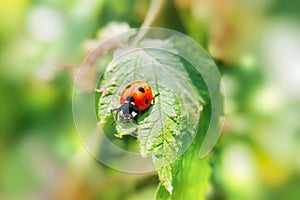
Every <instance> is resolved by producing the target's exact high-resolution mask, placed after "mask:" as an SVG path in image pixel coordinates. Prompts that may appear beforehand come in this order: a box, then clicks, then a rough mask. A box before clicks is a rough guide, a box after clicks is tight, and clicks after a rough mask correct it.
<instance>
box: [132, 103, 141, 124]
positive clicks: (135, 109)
mask: <svg viewBox="0 0 300 200" xmlns="http://www.w3.org/2000/svg"><path fill="white" fill-rule="evenodd" d="M131 109H132V110H131V112H132V111H133V112H135V113H136V115H135V116H134V117H133V119H134V120H135V122H137V117H138V116H139V115H140V114H141V111H140V109H138V107H136V106H134V105H133V106H131Z"/></svg>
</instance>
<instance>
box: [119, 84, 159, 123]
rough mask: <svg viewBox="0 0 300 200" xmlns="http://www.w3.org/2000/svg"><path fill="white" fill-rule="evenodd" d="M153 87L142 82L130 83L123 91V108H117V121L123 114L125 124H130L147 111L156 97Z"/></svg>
mask: <svg viewBox="0 0 300 200" xmlns="http://www.w3.org/2000/svg"><path fill="white" fill-rule="evenodd" d="M156 96H157V95H153V93H152V90H151V87H150V86H149V85H148V84H147V83H146V82H145V81H141V80H135V81H132V82H130V83H129V84H128V85H127V86H126V87H125V88H124V89H123V91H122V94H121V97H120V104H121V106H120V107H119V108H117V109H116V110H117V113H116V121H117V119H118V114H119V112H121V116H122V117H123V119H124V121H125V122H130V121H131V119H132V118H135V119H136V117H137V116H138V115H139V114H140V113H141V111H144V110H146V109H147V108H148V107H149V106H150V105H151V102H152V100H153V99H154V97H156Z"/></svg>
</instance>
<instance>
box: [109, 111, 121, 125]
mask: <svg viewBox="0 0 300 200" xmlns="http://www.w3.org/2000/svg"><path fill="white" fill-rule="evenodd" d="M113 111H117V112H116V115H115V120H114V121H113V123H112V124H113V125H114V124H116V122H117V121H118V116H119V112H120V108H115V109H112V110H111V112H113Z"/></svg>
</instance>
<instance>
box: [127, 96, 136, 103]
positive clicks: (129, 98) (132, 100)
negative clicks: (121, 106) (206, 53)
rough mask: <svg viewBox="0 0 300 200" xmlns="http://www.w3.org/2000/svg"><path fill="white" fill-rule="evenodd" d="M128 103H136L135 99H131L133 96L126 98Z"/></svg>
mask: <svg viewBox="0 0 300 200" xmlns="http://www.w3.org/2000/svg"><path fill="white" fill-rule="evenodd" d="M126 101H129V102H134V101H135V98H133V97H131V96H127V97H126Z"/></svg>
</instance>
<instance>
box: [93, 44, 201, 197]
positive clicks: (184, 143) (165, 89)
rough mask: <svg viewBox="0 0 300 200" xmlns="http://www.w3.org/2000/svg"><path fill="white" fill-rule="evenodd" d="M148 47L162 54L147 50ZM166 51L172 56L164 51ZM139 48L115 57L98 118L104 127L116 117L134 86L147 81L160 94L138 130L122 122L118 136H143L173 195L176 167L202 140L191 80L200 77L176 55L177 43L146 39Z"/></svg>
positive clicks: (141, 118)
mask: <svg viewBox="0 0 300 200" xmlns="http://www.w3.org/2000/svg"><path fill="white" fill-rule="evenodd" d="M148 43H151V44H152V46H153V44H155V45H154V46H157V48H143V46H148V45H147V44H148ZM160 46H164V48H166V47H168V49H170V51H166V50H161V49H159V47H160ZM139 47H140V48H139V49H134V50H132V49H130V47H127V48H123V49H120V50H118V51H116V52H115V55H114V58H115V59H113V61H112V62H111V64H110V65H109V66H108V67H107V69H106V72H105V73H104V76H103V78H102V80H101V84H100V85H101V89H100V91H101V92H102V94H101V96H100V99H99V103H98V118H99V121H100V123H101V124H103V123H106V122H107V121H108V119H109V118H111V117H112V113H111V110H112V109H115V108H118V107H119V106H120V105H119V97H120V94H121V92H122V89H123V88H124V87H125V86H126V85H127V84H128V83H129V82H131V81H133V80H144V81H146V82H147V83H148V84H149V85H150V86H151V88H152V90H153V92H154V93H156V94H158V93H159V94H160V95H158V97H157V98H156V99H155V103H153V105H151V106H150V108H149V109H147V110H146V112H145V113H143V114H142V115H141V116H139V117H138V121H137V123H136V124H134V123H132V124H128V123H123V121H122V119H121V118H120V119H119V120H118V121H117V122H116V123H117V128H116V130H117V133H118V134H117V135H118V137H122V136H123V135H128V134H131V135H137V138H138V142H139V147H140V152H141V154H142V156H150V155H151V156H152V157H153V161H154V163H155V166H156V168H157V170H158V175H159V178H160V181H161V183H162V185H163V186H164V187H165V188H166V190H167V191H168V192H169V193H170V194H171V193H172V191H173V177H174V176H173V174H172V172H173V170H172V169H173V166H172V165H173V162H174V161H176V160H177V159H178V158H179V157H180V156H181V155H182V154H183V153H184V152H185V151H186V149H187V148H188V147H189V145H190V144H191V142H192V141H193V139H194V137H195V135H196V132H197V128H198V122H199V118H200V110H201V108H202V105H201V104H203V100H202V98H201V96H200V93H199V92H198V91H197V89H196V88H195V86H196V87H197V85H196V84H195V82H194V81H193V80H191V78H190V77H191V76H190V74H191V73H192V74H195V73H196V72H195V71H193V70H191V65H190V64H189V63H188V62H187V61H185V60H184V59H183V58H182V57H180V56H179V55H177V54H176V49H175V48H174V46H173V41H172V39H168V40H156V39H155V40H152V39H151V40H150V39H146V40H143V41H142V42H141V43H140V46H139ZM198 79H199V76H198ZM201 84H203V82H201ZM200 102H202V103H200ZM198 150H199V149H198Z"/></svg>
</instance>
